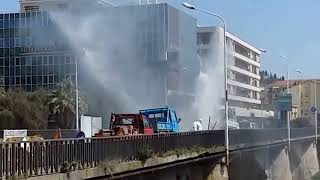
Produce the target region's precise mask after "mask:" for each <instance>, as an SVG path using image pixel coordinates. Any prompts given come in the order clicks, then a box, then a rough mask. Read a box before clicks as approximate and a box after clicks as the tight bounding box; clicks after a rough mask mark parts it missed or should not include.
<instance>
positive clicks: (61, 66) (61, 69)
mask: <svg viewBox="0 0 320 180" xmlns="http://www.w3.org/2000/svg"><path fill="white" fill-rule="evenodd" d="M60 74H64V65H60Z"/></svg>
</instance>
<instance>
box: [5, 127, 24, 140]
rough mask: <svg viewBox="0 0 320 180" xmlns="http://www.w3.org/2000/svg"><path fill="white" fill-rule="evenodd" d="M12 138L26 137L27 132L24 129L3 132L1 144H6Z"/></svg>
mask: <svg viewBox="0 0 320 180" xmlns="http://www.w3.org/2000/svg"><path fill="white" fill-rule="evenodd" d="M12 137H19V138H24V137H27V130H26V129H20V130H6V129H5V130H3V142H6V140H7V139H9V138H12Z"/></svg>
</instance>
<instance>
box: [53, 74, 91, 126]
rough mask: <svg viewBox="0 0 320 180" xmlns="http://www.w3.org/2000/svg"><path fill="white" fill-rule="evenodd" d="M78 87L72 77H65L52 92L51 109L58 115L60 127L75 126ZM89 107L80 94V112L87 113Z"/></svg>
mask: <svg viewBox="0 0 320 180" xmlns="http://www.w3.org/2000/svg"><path fill="white" fill-rule="evenodd" d="M75 90H76V88H75V85H74V84H73V82H72V81H71V80H70V79H64V80H62V81H61V82H60V83H59V84H57V88H56V90H53V91H52V92H51V94H50V101H49V107H50V110H51V111H52V112H53V113H55V114H56V115H57V116H58V122H57V123H58V126H59V127H60V128H67V129H72V128H74V127H75V114H76V91H75ZM87 109H88V107H87V104H86V103H85V101H84V97H83V96H80V95H79V114H83V113H86V111H87Z"/></svg>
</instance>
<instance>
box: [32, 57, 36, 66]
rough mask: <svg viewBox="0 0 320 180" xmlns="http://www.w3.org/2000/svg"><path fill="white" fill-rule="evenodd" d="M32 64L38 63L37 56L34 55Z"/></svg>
mask: <svg viewBox="0 0 320 180" xmlns="http://www.w3.org/2000/svg"><path fill="white" fill-rule="evenodd" d="M32 65H37V57H32Z"/></svg>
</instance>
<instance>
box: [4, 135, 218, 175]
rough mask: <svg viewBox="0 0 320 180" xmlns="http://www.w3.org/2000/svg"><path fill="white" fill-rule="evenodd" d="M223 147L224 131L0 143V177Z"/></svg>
mask: <svg viewBox="0 0 320 180" xmlns="http://www.w3.org/2000/svg"><path fill="white" fill-rule="evenodd" d="M214 145H215V146H216V145H220V146H224V131H201V132H184V133H176V134H155V135H138V136H124V137H106V138H87V139H61V140H44V141H35V142H23V143H2V144H1V146H2V148H0V171H1V172H0V174H1V175H2V177H7V178H8V177H16V176H18V177H29V176H35V175H44V174H51V173H57V172H64V171H66V170H78V169H83V168H89V167H96V166H98V165H99V164H100V163H101V162H107V161H112V160H115V161H119V162H122V161H129V160H135V159H143V158H146V157H148V156H149V155H151V153H164V152H167V151H171V150H176V149H179V148H191V147H203V148H207V147H212V146H214Z"/></svg>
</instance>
